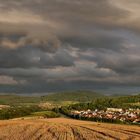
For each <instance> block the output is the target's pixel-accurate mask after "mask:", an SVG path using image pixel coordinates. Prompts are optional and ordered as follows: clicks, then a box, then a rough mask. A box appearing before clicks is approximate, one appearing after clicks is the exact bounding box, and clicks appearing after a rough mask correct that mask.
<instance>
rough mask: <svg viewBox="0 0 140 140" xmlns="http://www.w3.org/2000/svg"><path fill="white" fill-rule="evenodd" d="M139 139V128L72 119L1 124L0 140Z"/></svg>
mask: <svg viewBox="0 0 140 140" xmlns="http://www.w3.org/2000/svg"><path fill="white" fill-rule="evenodd" d="M115 139H117V140H133V139H134V140H139V139H140V127H138V126H128V125H115V124H104V123H94V122H87V121H78V120H72V119H64V118H58V119H48V120H45V119H44V120H43V119H42V120H14V121H13V120H10V121H0V140H115Z"/></svg>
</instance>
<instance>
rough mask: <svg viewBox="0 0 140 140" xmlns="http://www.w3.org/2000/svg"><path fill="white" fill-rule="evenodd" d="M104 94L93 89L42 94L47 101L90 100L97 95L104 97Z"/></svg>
mask: <svg viewBox="0 0 140 140" xmlns="http://www.w3.org/2000/svg"><path fill="white" fill-rule="evenodd" d="M102 96H104V95H102V94H100V93H96V92H93V91H72V92H60V93H52V94H49V95H47V96H42V99H43V100H46V101H79V102H88V101H92V100H94V99H95V98H97V97H102Z"/></svg>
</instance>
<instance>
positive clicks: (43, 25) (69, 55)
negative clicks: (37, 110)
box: [0, 0, 140, 94]
mask: <svg viewBox="0 0 140 140" xmlns="http://www.w3.org/2000/svg"><path fill="white" fill-rule="evenodd" d="M139 6H140V2H139V1H138V0H117V1H116V0H86V1H85V0H74V1H69V0H20V1H19V0H5V1H3V0H0V92H2V93H9V92H10V93H11V92H16V93H29V94H30V93H38V94H40V93H42V92H44V93H47V92H52V91H60V90H61V91H63V90H78V89H85V90H87V89H91V90H99V89H105V90H107V89H109V88H113V87H115V89H116V88H118V89H120V86H121V90H122V89H123V88H124V89H125V88H126V87H135V89H136V88H137V89H138V88H139V86H140V56H139V54H140V46H139V45H140V14H139V13H140V9H139ZM121 90H120V91H119V92H121ZM122 91H123V90H122ZM131 91H132V92H133V90H131ZM134 91H135V90H134Z"/></svg>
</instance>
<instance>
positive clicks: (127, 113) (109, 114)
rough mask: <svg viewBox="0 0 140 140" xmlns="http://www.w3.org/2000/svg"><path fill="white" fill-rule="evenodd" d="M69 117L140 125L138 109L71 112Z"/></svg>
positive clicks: (139, 110)
mask: <svg viewBox="0 0 140 140" xmlns="http://www.w3.org/2000/svg"><path fill="white" fill-rule="evenodd" d="M71 115H72V116H74V117H78V118H81V117H83V118H88V119H89V118H99V119H107V120H119V121H120V122H129V123H133V124H140V109H132V108H129V109H122V108H107V109H106V110H98V109H95V110H93V111H92V110H90V109H88V110H83V111H78V110H73V111H71Z"/></svg>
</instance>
